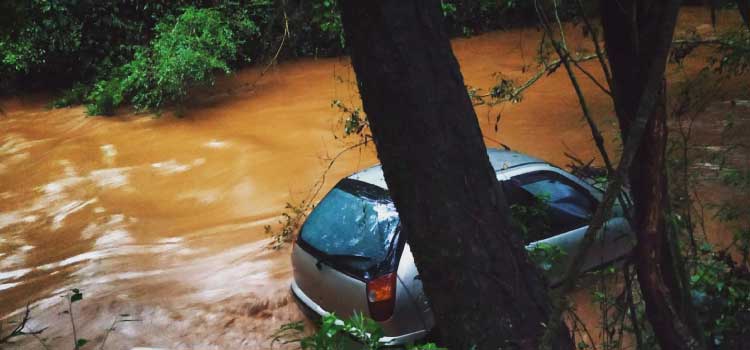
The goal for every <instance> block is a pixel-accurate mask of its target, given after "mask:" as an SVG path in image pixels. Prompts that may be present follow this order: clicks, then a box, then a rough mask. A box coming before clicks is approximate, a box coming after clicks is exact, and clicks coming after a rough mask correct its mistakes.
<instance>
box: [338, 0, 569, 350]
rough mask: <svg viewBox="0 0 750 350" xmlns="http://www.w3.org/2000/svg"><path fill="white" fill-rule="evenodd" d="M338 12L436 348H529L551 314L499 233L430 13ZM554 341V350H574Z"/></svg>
mask: <svg viewBox="0 0 750 350" xmlns="http://www.w3.org/2000/svg"><path fill="white" fill-rule="evenodd" d="M341 7H342V19H343V24H344V31H345V33H346V38H347V42H348V44H349V46H350V47H351V50H352V65H353V66H354V70H355V72H356V75H357V81H358V85H359V90H360V95H361V97H362V102H363V106H364V110H365V112H367V115H368V119H369V122H370V126H371V129H372V133H373V138H374V141H375V145H376V148H377V151H378V157H379V158H380V161H381V163H382V166H383V173H384V176H385V180H386V183H387V184H388V187H389V190H390V194H391V197H392V198H393V200H394V202H395V205H396V208H397V209H398V211H399V215H400V217H401V223H402V227H403V228H404V230H405V232H406V233H407V235H408V238H407V240H408V242H409V244H410V246H411V250H412V252H413V254H414V259H415V262H416V264H417V267H418V268H419V271H420V275H421V279H422V281H423V285H424V290H425V292H426V294H427V296H428V298H429V300H430V304H431V306H432V309H433V313H434V315H435V320H436V323H437V327H438V330H439V331H440V334H441V336H442V342H443V344H441V345H445V346H448V347H449V348H451V349H457V350H458V349H469V348H471V347H472V346H474V345H476V346H477V347H478V348H479V349H498V348H503V349H504V348H519V349H536V348H537V346H538V341H539V339H540V337H541V335H542V334H543V332H544V323H545V322H546V321H547V317H548V313H549V310H550V303H549V299H548V296H547V290H546V286H545V283H544V280H543V279H542V277H541V275H540V273H539V272H538V270H537V268H536V267H535V266H534V265H533V264H532V263H531V262H530V260H529V259H528V257H527V255H526V252H525V250H524V248H523V243H522V241H521V239H520V237H519V236H518V235H517V234H515V233H514V232H511V231H510V230H509V225H508V223H509V217H508V207H507V204H506V201H505V198H504V195H503V192H502V189H501V187H500V186H499V184H498V182H497V180H496V178H495V174H494V171H493V169H492V167H491V165H490V163H489V160H488V158H487V153H486V148H485V145H484V143H483V140H482V133H481V130H480V128H479V123H478V121H477V117H476V115H475V113H474V109H473V106H472V104H471V100H470V99H469V96H468V94H467V92H466V87H465V85H464V81H463V77H462V76H461V72H460V70H459V66H458V62H457V61H456V58H455V57H454V55H453V52H452V50H451V46H450V42H449V40H448V36H447V35H446V33H445V31H444V29H443V18H442V13H441V9H440V2H439V1H438V0H421V1H406V0H378V1H353V0H346V1H342V3H341ZM560 322H562V321H560ZM563 326H564V325H563ZM561 333H562V335H561V336H560V337H559V339H558V340H557V341H556V342H555V344H556V348H558V349H570V348H572V342H571V340H570V337H569V334H568V332H561Z"/></svg>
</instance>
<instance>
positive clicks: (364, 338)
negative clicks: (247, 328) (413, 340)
mask: <svg viewBox="0 0 750 350" xmlns="http://www.w3.org/2000/svg"><path fill="white" fill-rule="evenodd" d="M303 332H304V325H303V323H302V322H292V323H288V324H285V325H283V326H281V328H280V329H279V330H278V331H277V332H276V333H275V334H274V335H273V336H272V342H271V344H272V345H273V344H274V343H282V344H298V345H299V348H300V349H303V350H343V349H363V350H378V349H383V348H384V346H383V343H381V342H380V338H381V337H382V336H383V330H382V328H381V327H380V324H378V323H377V322H375V321H373V320H372V319H370V318H368V317H365V316H364V315H362V313H355V314H354V316H352V318H351V319H349V320H341V319H339V318H338V317H336V315H335V314H328V315H326V316H323V317H322V319H321V321H320V324H319V327H318V329H317V330H316V331H315V332H314V333H313V334H311V335H308V336H301V334H303ZM407 349H409V350H442V349H443V348H440V347H438V346H437V345H435V344H433V343H426V344H417V345H414V344H412V345H409V346H407Z"/></svg>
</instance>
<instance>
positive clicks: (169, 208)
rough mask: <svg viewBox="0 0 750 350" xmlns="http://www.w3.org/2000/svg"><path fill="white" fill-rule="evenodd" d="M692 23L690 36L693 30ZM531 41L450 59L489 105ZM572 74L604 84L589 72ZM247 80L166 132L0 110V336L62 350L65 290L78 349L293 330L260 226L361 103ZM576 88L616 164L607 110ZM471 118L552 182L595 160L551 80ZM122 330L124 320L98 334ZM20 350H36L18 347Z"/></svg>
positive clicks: (310, 88)
mask: <svg viewBox="0 0 750 350" xmlns="http://www.w3.org/2000/svg"><path fill="white" fill-rule="evenodd" d="M690 11H692V12H689V13H688V16H687V17H688V18H689V21H688V22H690V24H689V26H696V25H698V24H704V23H708V21H709V19H708V16H707V14H704V13H703V12H702V11H699V10H693V9H690ZM579 32H580V30H574V29H571V34H570V35H571V37H570V39H569V45H570V46H571V47H574V48H578V47H580V48H587V47H588V43H587V39H585V38H583V37H580V36H579ZM538 38H539V33H538V32H536V31H535V30H514V31H507V32H495V33H489V34H485V35H480V36H477V37H473V38H468V39H457V40H455V41H454V42H453V46H454V50H455V52H456V55H457V56H458V58H459V61H460V63H461V67H462V72H463V74H464V77H465V80H466V83H467V84H468V85H470V86H473V87H482V88H488V87H490V86H491V85H492V84H493V82H495V80H496V79H497V76H496V73H502V74H503V75H504V76H506V77H510V78H514V79H518V80H519V81H523V80H524V79H527V78H528V77H530V76H531V75H532V74H533V73H535V72H536V70H537V69H538V67H536V65H535V58H534V55H535V52H536V43H537V40H538ZM583 66H584V67H586V68H587V69H588V70H590V71H591V72H593V74H594V75H596V76H599V77H600V76H601V74H600V71H599V69H598V66H597V65H596V63H594V62H593V61H591V62H587V63H584V64H583ZM262 70H263V69H262V68H252V69H246V70H243V71H240V72H238V73H237V74H235V75H233V76H231V77H226V78H222V79H221V80H220V81H219V82H218V84H217V85H216V86H215V87H213V88H211V89H206V90H204V91H199V92H197V93H196V94H195V96H194V97H193V98H192V99H191V101H189V103H188V104H187V105H186V108H185V109H186V112H185V114H184V116H182V117H181V118H177V117H175V116H173V115H172V114H171V113H169V112H167V113H165V114H164V115H162V116H160V117H158V118H156V117H154V116H151V115H133V114H129V112H127V111H123V112H122V113H120V114H119V115H118V116H116V117H111V118H102V117H86V116H85V113H84V109H83V108H82V107H75V108H65V109H54V110H49V109H47V108H45V105H46V104H47V103H48V102H49V98H47V97H45V96H26V97H19V98H12V99H6V100H3V101H2V106H3V109H4V111H5V114H4V115H0V130H1V131H0V319H2V318H7V317H9V316H17V315H18V314H19V313H20V312H21V311H22V310H23V307H24V305H26V304H27V303H31V304H32V306H33V308H32V312H31V315H32V319H31V321H30V323H29V325H28V327H27V329H32V330H33V329H41V328H44V327H49V328H48V329H47V330H45V331H44V333H43V335H42V336H43V337H44V338H46V342H47V343H48V344H50V346H51V347H52V348H60V347H69V346H72V343H71V342H72V339H71V327H70V321H69V315H67V314H65V313H63V311H65V310H66V308H67V306H66V305H65V303H64V300H63V299H62V298H61V297H60V296H61V295H65V294H66V293H67V291H69V290H70V289H71V288H79V289H81V290H82V291H83V295H84V298H83V300H82V301H81V302H79V303H76V304H75V306H74V308H73V309H72V310H73V314H74V319H75V322H76V329H77V334H78V336H79V337H80V338H86V339H89V340H90V341H91V342H92V343H97V344H98V343H101V341H102V340H103V339H104V337H105V334H106V339H107V348H112V349H120V348H132V347H155V348H189V349H213V348H216V349H223V348H247V349H260V348H269V347H270V345H271V344H270V340H269V336H271V334H272V333H273V332H274V331H275V330H277V329H278V327H279V326H280V325H282V324H284V323H287V322H290V321H296V320H300V319H302V318H303V316H302V314H301V313H299V311H298V310H297V308H296V305H294V302H293V301H292V299H291V298H290V295H289V292H288V288H289V281H290V278H291V266H290V263H289V258H288V253H289V249H288V246H285V247H283V248H281V249H279V250H273V249H269V248H268V245H269V242H270V240H269V237H268V235H267V234H266V233H265V232H264V226H265V225H272V227H278V226H279V225H278V221H279V220H280V219H281V217H280V215H281V214H282V212H283V210H284V206H285V204H286V203H287V202H290V203H295V204H296V203H298V202H299V201H301V200H303V199H305V198H307V197H308V196H309V194H310V191H311V190H312V189H313V188H315V186H316V184H318V183H319V182H320V181H321V180H322V178H321V176H322V174H323V173H324V171H325V169H326V167H327V166H328V164H329V160H330V159H331V158H332V157H333V156H334V155H336V154H337V153H338V152H340V151H341V150H343V149H345V148H346V147H348V146H349V145H351V144H353V143H355V142H357V140H355V139H352V138H345V137H343V135H342V130H343V126H342V124H341V114H340V113H339V112H337V111H336V110H335V109H334V108H332V107H331V101H332V100H334V99H337V100H341V101H343V102H344V103H347V104H350V105H357V104H358V95H357V91H356V88H355V87H354V85H353V84H352V81H353V80H354V75H353V73H352V71H351V67H350V66H349V63H348V59H346V58H332V59H317V60H313V59H305V60H299V61H296V62H287V63H282V64H280V65H277V66H274V67H273V68H271V69H269V70H268V71H267V72H266V73H265V74H264V75H261V72H262ZM580 80H581V81H582V84H583V88H584V90H585V92H586V93H587V96H588V99H589V102H590V107H591V110H592V113H593V115H594V116H595V119H596V120H597V122H598V123H599V124H600V125H601V127H602V129H603V130H604V132H605V138H606V139H607V140H609V143H608V146H609V148H610V150H611V151H616V149H617V148H618V144H617V141H616V134H615V132H614V130H615V129H614V124H613V123H614V116H613V115H612V112H611V104H610V102H609V100H608V98H607V96H606V95H605V94H603V93H602V92H601V91H599V90H598V89H597V88H596V87H595V86H594V85H593V84H592V83H591V82H589V81H588V80H586V79H583V77H582V76H581V79H580ZM477 114H478V117H479V120H480V122H481V125H482V128H483V131H484V133H485V136H486V141H487V144H488V145H489V146H494V147H496V146H497V145H498V143H499V142H502V143H503V144H506V145H508V146H510V147H511V148H513V149H515V150H518V151H521V152H525V153H528V154H531V155H534V156H537V157H540V158H543V159H546V160H548V161H550V162H552V163H554V164H557V165H560V166H565V165H566V164H567V163H568V159H567V157H566V156H565V155H564V153H566V152H567V153H570V154H574V155H576V156H577V157H579V158H580V159H584V160H589V159H593V158H596V159H598V157H597V152H596V150H595V148H594V144H593V142H592V137H591V134H590V132H589V130H588V128H587V126H586V124H585V122H584V120H583V119H582V116H581V113H580V110H579V107H578V104H577V99H576V97H575V96H574V94H573V91H572V89H571V86H570V83H569V81H568V80H567V76H566V75H565V74H561V73H560V72H558V73H555V74H553V75H551V76H548V77H544V78H543V79H541V80H540V81H539V82H538V84H536V85H535V86H534V87H533V88H531V89H529V90H528V92H527V93H526V94H525V95H524V99H523V101H522V102H521V103H518V104H506V105H503V106H496V107H494V108H489V107H487V106H478V107H477ZM498 115H499V122H498V123H496V120H497V118H498ZM376 162H377V159H376V156H375V154H374V151H373V148H372V146H367V147H364V148H360V149H357V150H352V151H349V152H346V153H344V154H343V155H342V156H341V157H340V158H338V159H337V161H336V162H335V163H334V165H333V166H332V168H331V169H330V171H328V172H327V173H326V177H325V180H326V181H325V182H324V183H323V187H322V190H323V191H326V190H327V189H328V188H330V187H331V186H333V185H334V184H335V181H336V180H337V179H339V178H341V177H343V176H346V175H348V174H350V173H352V172H355V171H357V170H359V169H361V168H364V167H367V166H370V165H372V164H374V163H376ZM579 294H585V293H579ZM580 299H581V300H584V302H585V299H586V297H585V295H582V296H581V297H580ZM589 311H590V312H589V313H591V314H592V315H593V316H591V317H592V318H595V317H596V316H595V310H589ZM121 314H128V315H129V316H127V317H126V318H130V319H135V321H133V322H125V323H118V324H117V325H116V327H115V329H114V330H113V331H111V332H107V329H108V328H110V327H111V325H112V323H113V321H114V320H116V319H118V315H121ZM4 329H5V328H4ZM107 333H109V334H107ZM19 346H20V347H23V348H41V345H40V344H39V343H37V342H36V340H34V339H31V338H28V339H26V340H24V341H23V342H22V343H20V345H19Z"/></svg>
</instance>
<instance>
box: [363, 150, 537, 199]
mask: <svg viewBox="0 0 750 350" xmlns="http://www.w3.org/2000/svg"><path fill="white" fill-rule="evenodd" d="M487 156H488V157H489V158H490V164H491V165H492V168H493V169H495V172H501V171H503V170H506V169H510V168H515V167H518V166H521V165H526V164H533V163H537V164H538V163H542V164H547V162H545V161H543V160H540V159H537V158H534V157H531V156H529V155H526V154H523V153H519V152H515V151H508V150H502V149H496V148H488V149H487ZM348 178H349V179H353V180H359V181H362V182H366V183H369V184H371V185H375V186H378V187H380V188H383V189H386V190H387V189H388V185H386V183H385V178H383V169H382V168H381V166H380V164H378V165H375V166H372V167H369V168H367V169H364V170H362V171H359V172H357V173H354V174H352V175H350V176H349V177H348Z"/></svg>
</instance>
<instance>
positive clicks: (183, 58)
mask: <svg viewBox="0 0 750 350" xmlns="http://www.w3.org/2000/svg"><path fill="white" fill-rule="evenodd" d="M257 33H258V28H257V27H256V26H255V23H254V22H253V21H251V20H249V19H248V18H247V17H245V16H244V15H243V14H242V13H240V14H239V15H235V16H233V17H232V16H226V15H225V14H222V13H221V12H220V11H219V10H217V9H208V8H204V9H198V8H195V7H187V8H185V9H184V10H183V11H182V13H181V14H180V15H179V16H171V15H170V16H167V17H166V18H165V19H164V20H162V21H161V22H159V23H158V24H157V25H156V36H155V38H154V40H153V41H152V42H151V45H149V46H148V47H146V48H140V49H138V50H137V51H136V52H135V55H134V58H133V60H132V61H130V62H128V63H127V64H125V65H123V66H121V67H120V68H118V69H116V72H115V74H114V76H113V77H112V78H110V79H107V80H101V81H99V82H97V83H96V84H95V86H94V89H93V90H92V92H91V94H90V95H89V97H88V100H89V102H90V103H89V104H88V106H87V111H88V113H89V114H95V115H96V114H103V115H109V114H112V113H113V112H114V109H115V108H116V107H117V106H119V105H120V104H122V103H123V102H125V101H126V100H127V101H129V102H131V103H132V104H133V106H134V107H135V108H136V109H137V110H141V111H144V110H157V111H158V110H159V109H161V108H162V107H164V106H165V105H167V104H171V103H179V102H181V101H183V100H184V99H185V98H186V97H187V94H188V91H189V90H190V88H192V87H195V86H202V85H212V84H213V83H214V72H223V73H229V72H231V68H230V66H229V64H230V62H232V61H234V60H236V59H237V57H238V53H239V49H240V47H242V45H243V44H244V42H245V40H246V38H250V37H252V36H254V35H256V34H257Z"/></svg>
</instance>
